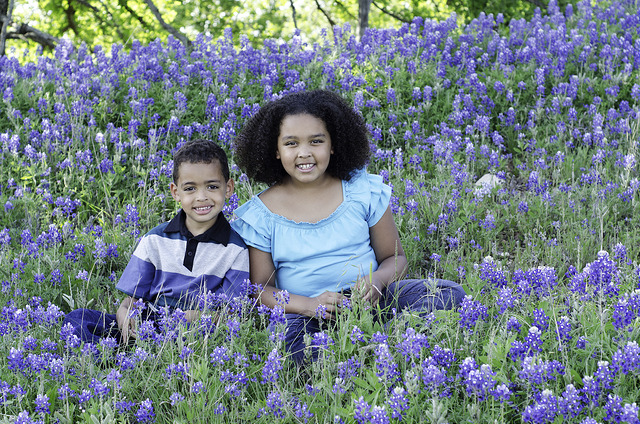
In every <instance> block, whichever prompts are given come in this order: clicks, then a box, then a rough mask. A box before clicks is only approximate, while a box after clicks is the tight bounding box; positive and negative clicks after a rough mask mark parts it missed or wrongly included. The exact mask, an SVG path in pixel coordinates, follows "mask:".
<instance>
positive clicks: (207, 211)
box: [63, 140, 249, 344]
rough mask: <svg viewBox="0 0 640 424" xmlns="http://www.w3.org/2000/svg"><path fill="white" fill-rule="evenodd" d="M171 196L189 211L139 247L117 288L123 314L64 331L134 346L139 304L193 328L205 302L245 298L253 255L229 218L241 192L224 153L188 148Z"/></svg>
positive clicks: (196, 145) (72, 316)
mask: <svg viewBox="0 0 640 424" xmlns="http://www.w3.org/2000/svg"><path fill="white" fill-rule="evenodd" d="M170 190H171V196H172V197H173V198H174V199H175V200H176V201H177V202H179V203H180V204H181V207H182V209H181V210H180V211H179V212H178V214H177V215H176V216H175V217H174V218H173V219H172V220H171V221H170V222H165V223H163V224H160V225H159V226H157V227H155V228H154V229H152V230H151V231H149V232H148V233H147V234H145V235H144V237H142V239H141V240H140V243H139V244H138V246H137V247H136V250H135V251H134V253H133V256H132V257H131V259H130V261H129V263H128V264H127V267H126V268H125V270H124V272H123V273H122V276H121V277H120V280H119V281H118V284H117V285H116V288H117V289H118V290H120V291H122V292H124V293H125V294H126V295H128V296H127V297H126V298H125V299H124V300H123V301H122V303H121V304H120V307H119V308H118V311H117V312H116V314H107V313H104V312H100V311H94V310H90V309H76V310H75V311H72V312H70V313H69V314H67V316H66V317H65V319H64V323H63V325H65V324H67V323H70V324H71V325H72V326H73V328H74V333H73V334H75V335H76V336H78V337H79V338H80V339H81V340H82V341H84V342H92V343H97V342H99V341H100V339H101V338H102V337H107V336H110V337H116V338H117V339H119V341H120V342H121V343H123V344H127V343H128V342H129V340H130V338H135V337H136V328H135V320H134V319H133V318H131V317H130V311H131V309H132V307H133V305H134V303H136V302H137V301H138V300H139V299H140V300H143V301H145V302H148V303H149V307H148V308H146V310H145V318H146V319H151V320H154V319H155V318H157V313H155V312H154V310H156V307H164V306H168V307H170V308H180V309H182V310H184V311H185V318H186V320H187V322H191V321H193V320H196V319H197V318H198V316H199V313H198V311H197V310H196V308H197V305H198V295H200V294H202V293H206V292H209V291H211V292H214V293H216V294H226V295H227V296H228V297H229V298H232V297H235V296H238V295H240V292H241V287H242V285H243V282H244V280H247V279H249V254H248V250H247V247H246V245H245V244H244V242H243V241H242V239H241V238H240V236H238V234H237V233H236V232H235V231H234V230H233V229H231V226H230V225H229V223H228V222H227V220H226V219H225V217H224V215H223V214H222V208H223V207H224V205H225V201H226V199H229V198H230V197H231V195H232V194H233V190H234V182H233V179H231V178H230V177H229V165H228V162H227V156H226V154H225V152H224V150H222V149H221V148H220V147H219V146H218V145H217V144H215V143H214V142H212V141H209V140H192V141H189V142H187V143H186V144H184V145H183V146H182V147H180V149H178V151H177V152H176V153H175V155H174V158H173V182H172V183H171V186H170ZM116 324H117V329H116V327H115V325H116Z"/></svg>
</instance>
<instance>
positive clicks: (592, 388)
mask: <svg viewBox="0 0 640 424" xmlns="http://www.w3.org/2000/svg"><path fill="white" fill-rule="evenodd" d="M582 385H583V387H582V389H581V392H582V397H583V399H584V401H585V402H586V403H587V405H590V404H593V405H599V404H600V395H601V391H600V387H599V386H598V383H597V382H596V380H595V379H594V378H593V376H590V375H586V376H584V377H582Z"/></svg>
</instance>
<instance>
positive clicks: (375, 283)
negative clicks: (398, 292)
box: [359, 207, 407, 303]
mask: <svg viewBox="0 0 640 424" xmlns="http://www.w3.org/2000/svg"><path fill="white" fill-rule="evenodd" d="M369 235H370V238H371V247H373V251H374V252H375V254H376V260H377V261H378V269H377V270H376V271H375V272H373V273H372V275H371V281H369V276H368V275H365V276H363V278H362V279H361V282H360V283H359V289H360V290H362V294H363V299H364V300H367V301H370V302H373V303H376V302H377V301H378V300H379V298H380V295H381V294H382V289H383V288H384V287H386V286H387V285H388V284H389V283H391V282H392V281H398V280H401V279H402V278H403V277H404V275H405V274H406V272H407V257H406V256H405V254H404V250H403V249H402V244H401V243H400V236H399V235H398V228H397V227H396V223H395V221H394V220H393V215H392V213H391V208H390V207H387V210H386V211H385V213H384V215H382V218H380V220H379V221H378V222H377V223H376V224H375V225H374V226H373V227H371V228H370V229H369Z"/></svg>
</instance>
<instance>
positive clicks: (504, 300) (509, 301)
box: [496, 287, 518, 329]
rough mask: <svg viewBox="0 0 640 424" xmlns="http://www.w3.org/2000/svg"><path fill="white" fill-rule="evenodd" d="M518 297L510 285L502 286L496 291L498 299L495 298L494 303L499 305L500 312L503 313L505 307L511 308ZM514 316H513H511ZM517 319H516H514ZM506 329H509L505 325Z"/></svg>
mask: <svg viewBox="0 0 640 424" xmlns="http://www.w3.org/2000/svg"><path fill="white" fill-rule="evenodd" d="M517 301H518V298H517V297H516V296H514V295H513V289H512V288H511V287H503V288H501V289H500V291H499V292H498V299H496V305H498V306H499V307H500V311H499V312H500V313H501V314H503V313H505V312H506V311H507V309H510V308H513V307H514V306H515V305H516V302H517ZM511 318H515V317H511ZM516 321H517V319H516ZM507 329H509V328H508V327H507Z"/></svg>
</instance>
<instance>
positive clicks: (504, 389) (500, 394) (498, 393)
mask: <svg viewBox="0 0 640 424" xmlns="http://www.w3.org/2000/svg"><path fill="white" fill-rule="evenodd" d="M491 395H492V396H493V397H494V398H495V399H496V400H497V401H498V402H500V403H505V402H509V401H510V400H511V395H512V392H511V390H510V389H509V387H508V386H507V385H506V384H504V383H500V384H498V385H497V386H496V388H495V389H493V390H492V391H491Z"/></svg>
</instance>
